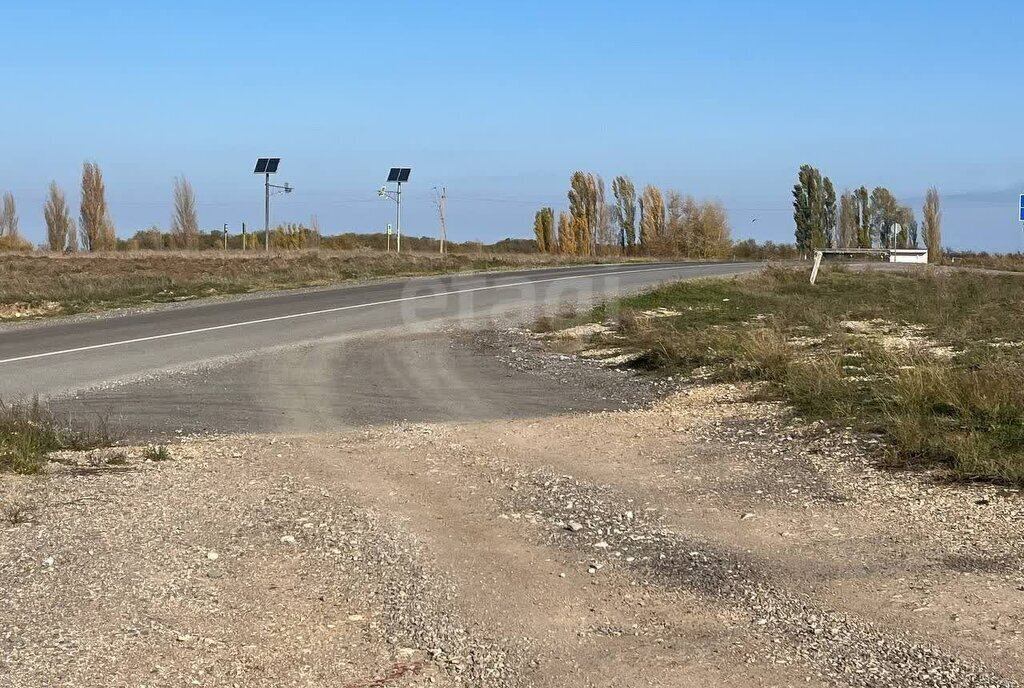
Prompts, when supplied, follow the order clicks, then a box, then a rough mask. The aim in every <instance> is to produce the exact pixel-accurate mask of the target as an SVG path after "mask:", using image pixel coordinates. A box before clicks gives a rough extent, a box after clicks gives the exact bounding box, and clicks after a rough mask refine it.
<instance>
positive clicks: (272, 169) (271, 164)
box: [267, 158, 281, 174]
mask: <svg viewBox="0 0 1024 688" xmlns="http://www.w3.org/2000/svg"><path fill="white" fill-rule="evenodd" d="M280 164H281V158H269V159H268V160H267V174H277V166H278V165H280Z"/></svg>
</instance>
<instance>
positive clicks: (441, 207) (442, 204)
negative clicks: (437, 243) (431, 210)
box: [434, 186, 448, 255]
mask: <svg viewBox="0 0 1024 688" xmlns="http://www.w3.org/2000/svg"><path fill="white" fill-rule="evenodd" d="M434 205H436V206H437V212H438V215H439V216H440V220H441V225H440V231H439V236H440V239H441V253H442V255H443V254H444V244H445V240H446V238H447V236H448V229H447V226H446V225H445V211H446V209H447V206H448V187H446V186H442V187H441V193H440V194H438V193H437V187H436V186H435V187H434Z"/></svg>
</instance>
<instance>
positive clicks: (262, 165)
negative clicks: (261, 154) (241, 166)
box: [252, 158, 270, 174]
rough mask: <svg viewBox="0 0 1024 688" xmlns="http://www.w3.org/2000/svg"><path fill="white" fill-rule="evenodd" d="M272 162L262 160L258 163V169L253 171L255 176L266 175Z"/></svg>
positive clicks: (267, 159) (266, 159)
mask: <svg viewBox="0 0 1024 688" xmlns="http://www.w3.org/2000/svg"><path fill="white" fill-rule="evenodd" d="M268 162H270V159H269V158H260V159H259V160H257V161H256V169H255V170H253V171H252V173H253V174H266V173H267V163H268Z"/></svg>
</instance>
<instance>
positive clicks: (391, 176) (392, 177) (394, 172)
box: [388, 167, 402, 182]
mask: <svg viewBox="0 0 1024 688" xmlns="http://www.w3.org/2000/svg"><path fill="white" fill-rule="evenodd" d="M401 173H402V168H401V167H392V168H391V171H390V172H388V181H389V182H397V181H398V175H400V174H401Z"/></svg>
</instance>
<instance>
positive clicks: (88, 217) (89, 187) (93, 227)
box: [79, 162, 117, 251]
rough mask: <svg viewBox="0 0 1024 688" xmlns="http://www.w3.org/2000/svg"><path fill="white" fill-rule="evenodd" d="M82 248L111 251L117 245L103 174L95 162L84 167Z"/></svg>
mask: <svg viewBox="0 0 1024 688" xmlns="http://www.w3.org/2000/svg"><path fill="white" fill-rule="evenodd" d="M79 221H80V230H81V237H82V247H83V248H84V249H85V250H86V251H110V250H113V249H114V248H115V246H116V244H117V240H116V238H115V233H114V223H113V222H111V220H110V213H109V211H108V210H107V190H106V187H105V186H104V184H103V172H102V171H101V170H100V167H99V165H97V164H96V163H94V162H85V163H83V165H82V203H81V208H80V211H79Z"/></svg>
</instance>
